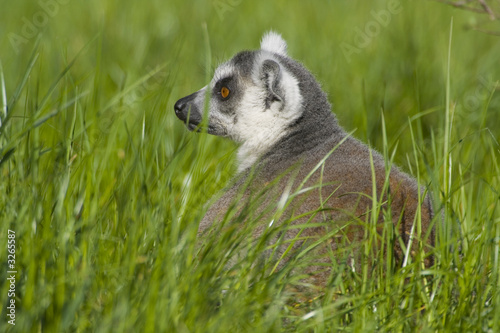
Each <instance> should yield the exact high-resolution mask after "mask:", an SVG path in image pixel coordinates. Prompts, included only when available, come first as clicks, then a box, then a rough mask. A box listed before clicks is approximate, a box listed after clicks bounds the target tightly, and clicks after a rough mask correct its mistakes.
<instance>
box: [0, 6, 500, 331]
mask: <svg viewBox="0 0 500 333" xmlns="http://www.w3.org/2000/svg"><path fill="white" fill-rule="evenodd" d="M56 4H57V11H55V9H53V12H52V13H53V15H46V16H47V20H46V21H43V22H42V21H36V22H38V23H39V25H40V27H36V30H37V31H35V32H34V33H33V34H32V35H33V36H31V34H26V33H27V32H29V31H28V30H29V29H28V28H26V27H25V25H26V22H31V23H33V22H34V19H36V18H37V17H38V19H41V18H42V16H40V15H41V14H39V13H43V10H42V7H40V5H39V4H38V3H36V2H27V1H24V2H23V1H10V2H6V3H5V4H2V10H1V12H0V36H1V39H0V61H1V67H0V106H2V107H1V108H0V117H1V120H2V126H1V127H0V193H1V194H0V248H1V249H2V250H0V259H1V260H0V263H1V265H2V267H1V268H0V293H1V296H0V300H1V305H2V310H1V314H2V315H1V317H0V331H4V330H5V329H7V330H8V331H11V332H59V331H64V332H73V331H97V332H137V331H145V332H149V331H151V332H153V331H155V332H228V331H229V332H231V331H232V332H240V331H245V332H247V331H248V332H279V331H290V332H291V331H300V332H328V331H337V330H345V331H373V330H379V331H450V332H457V331H464V332H472V331H491V332H496V331H500V317H499V316H498V313H500V262H499V254H500V209H499V207H498V204H499V199H500V144H499V141H500V140H499V138H500V122H499V121H498V117H499V113H500V95H499V92H498V90H499V84H498V81H499V80H500V66H499V62H498V54H500V40H499V37H495V36H490V35H486V34H483V33H480V32H475V31H470V30H467V29H464V27H466V26H467V24H468V22H470V21H471V20H478V19H479V20H480V19H484V18H483V17H480V16H476V15H475V14H474V13H468V12H463V11H459V10H454V9H452V8H450V7H447V6H445V5H443V4H439V3H434V2H426V1H408V2H401V11H400V12H399V13H397V14H393V15H391V20H390V22H389V23H388V24H387V26H382V27H380V29H379V31H378V32H377V33H376V34H375V35H374V36H373V38H371V40H370V42H369V43H367V45H366V46H365V47H362V48H360V49H359V51H360V52H359V53H355V54H352V56H351V57H350V59H347V58H346V57H345V56H344V54H343V51H342V49H341V47H340V45H341V44H342V43H348V44H351V45H354V43H355V38H356V29H357V28H360V29H365V27H366V25H367V24H368V23H369V22H372V21H374V16H373V14H372V13H371V11H372V10H374V11H380V10H382V9H386V8H387V6H388V4H387V3H386V2H385V1H382V0H380V1H370V2H365V1H341V2H340V1H339V2H333V1H330V2H321V3H320V2H318V3H314V2H313V3H309V2H301V3H300V4H299V3H294V4H291V3H290V2H286V1H275V2H264V1H262V2H260V1H259V2H258V5H257V3H256V2H250V1H241V2H238V1H219V2H217V1H213V2H212V1H207V2H204V1H195V2H194V3H189V2H182V1H170V2H167V1H159V0H157V1H151V2H147V3H140V2H133V1H112V0H109V1H97V0H91V1H84V2H76V1H75V2H73V1H70V2H69V3H68V4H59V3H56ZM37 15H38V16H37ZM452 17H453V25H452V27H451V29H452V33H451V32H450V24H451V21H452ZM23 18H25V19H24V20H23ZM42 23H43V24H42ZM271 28H273V29H275V30H277V31H279V32H281V33H282V34H283V36H284V37H285V39H286V40H287V41H288V45H289V52H290V54H291V55H292V56H293V57H294V58H296V59H298V60H300V61H301V62H303V63H304V64H305V65H306V66H307V67H308V68H309V69H310V70H311V71H312V72H313V73H315V74H316V76H317V78H318V79H319V81H320V82H321V83H322V85H323V87H324V89H325V90H326V91H327V92H328V93H329V96H330V101H331V102H332V103H333V105H334V112H335V113H336V114H337V117H338V118H339V122H340V123H341V124H342V125H343V126H344V127H345V128H346V129H347V130H348V131H349V132H350V131H354V136H356V137H358V138H360V139H362V140H363V141H365V142H369V143H370V144H371V145H372V146H373V147H375V148H377V149H378V150H379V151H381V152H384V155H385V156H386V157H387V159H388V160H391V159H392V160H393V161H394V162H395V163H396V164H398V165H400V166H401V167H402V168H403V169H404V170H406V171H408V172H409V173H411V174H413V175H414V176H415V177H417V178H418V179H419V182H420V183H421V184H422V185H423V186H424V185H425V186H429V188H430V190H431V191H432V193H433V197H434V205H435V208H436V210H439V209H441V210H442V211H443V213H442V221H443V222H441V220H440V218H437V219H436V228H437V234H438V237H437V240H438V242H437V245H436V249H435V252H434V255H435V258H436V265H435V267H433V268H431V269H429V270H423V269H421V267H420V265H419V263H418V261H417V262H415V261H414V262H412V260H411V259H410V260H409V262H408V265H407V267H406V268H405V269H395V268H394V267H392V265H391V263H390V256H389V258H384V257H383V256H381V255H380V253H372V251H371V250H370V249H371V248H372V246H371V245H372V242H373V240H374V237H375V234H374V233H373V232H371V231H370V229H369V228H367V237H366V238H367V239H366V244H365V250H366V252H365V254H366V256H367V257H369V258H372V259H373V258H375V259H374V260H371V261H370V264H368V261H367V263H366V264H365V265H364V266H363V269H362V271H361V272H352V271H350V270H349V269H348V267H346V266H345V265H342V264H341V262H342V261H339V262H340V263H339V264H338V265H337V266H335V267H333V268H332V276H331V283H330V287H329V288H327V289H326V290H325V291H324V294H322V295H321V296H320V297H317V298H314V297H305V296H304V295H303V294H302V293H301V292H300V291H298V289H297V287H298V286H300V284H301V281H300V278H301V276H300V275H298V274H297V273H295V272H296V270H295V268H297V267H301V266H304V265H307V263H308V262H309V261H308V260H309V259H304V258H306V257H307V256H306V255H305V254H306V253H307V252H308V251H309V249H302V252H300V253H299V254H296V255H295V256H294V257H293V259H292V260H291V261H290V262H289V263H288V264H287V265H286V266H285V267H284V268H283V269H282V270H280V271H277V272H275V273H274V274H270V273H269V272H270V271H272V268H273V267H272V262H270V261H268V260H266V259H265V258H264V259H263V256H262V254H263V253H264V251H269V250H272V248H269V247H268V245H267V244H266V242H265V240H266V239H268V238H267V237H272V236H273V234H272V233H273V231H269V233H268V234H266V235H265V236H264V239H263V240H261V241H260V242H257V243H256V244H251V243H249V240H248V237H246V235H248V233H249V232H252V225H247V226H246V227H245V228H243V230H240V229H238V228H235V227H233V225H234V224H230V223H231V222H233V223H234V222H238V221H242V220H243V219H244V218H246V217H248V216H247V215H251V211H252V209H251V205H252V203H249V204H248V206H246V207H247V209H246V210H244V211H243V212H244V214H237V213H236V212H233V213H232V215H228V216H227V223H228V224H227V225H228V226H229V227H228V228H227V229H225V230H222V231H221V232H220V233H219V236H220V237H219V238H210V239H206V240H203V241H204V243H205V246H204V247H201V249H200V247H199V246H197V245H196V244H197V243H196V239H195V238H196V230H197V225H198V222H199V221H200V219H201V218H202V216H203V214H204V208H203V207H204V206H203V204H204V203H205V202H207V201H208V200H209V199H210V198H211V197H212V196H214V195H215V194H216V193H217V192H218V191H219V190H220V189H222V188H223V187H224V185H225V184H227V182H228V181H229V179H230V177H231V175H233V174H234V172H235V167H234V155H235V154H234V152H235V148H236V146H235V145H234V144H233V143H231V142H228V141H226V140H223V139H220V138H214V137H211V136H209V135H207V134H203V133H201V134H195V133H191V132H188V131H187V130H186V129H185V127H184V126H183V125H182V123H181V122H180V121H179V120H178V119H177V118H176V117H175V115H174V112H173V104H174V103H175V101H176V100H177V99H178V98H180V97H183V96H185V95H187V94H189V93H191V92H194V91H195V90H198V89H199V88H201V87H202V86H203V85H205V84H206V82H207V81H208V79H209V78H210V75H211V73H212V70H213V68H214V67H215V66H216V65H217V63H218V62H220V61H222V60H224V59H226V58H228V57H230V56H232V55H233V54H234V53H235V52H237V51H240V50H242V49H249V48H257V47H258V45H259V40H260V37H261V36H262V34H263V33H264V32H265V31H267V30H269V29H271ZM27 29H28V30H27ZM12 34H16V35H18V36H21V37H22V38H23V42H22V43H21V44H16V46H13V45H12V43H11V38H12V36H13V35H12ZM450 38H451V43H449V42H450ZM3 82H5V84H4V83H3ZM4 105H6V106H7V108H4V107H3V106H4ZM276 201H278V200H276ZM374 203H376V202H375V201H374ZM374 209H380V207H379V205H377V204H375V205H374ZM245 213H246V215H245ZM250 218H254V219H257V217H255V216H250ZM368 222H369V221H368ZM416 225H417V226H418V223H417V224H416ZM8 230H13V231H15V235H16V238H15V241H16V243H15V244H16V253H15V254H16V259H15V269H16V270H17V274H16V284H15V287H16V290H15V294H16V297H15V300H16V322H15V323H16V325H15V326H12V325H10V324H8V322H7V321H8V320H9V318H8V317H7V316H6V310H7V305H8V302H9V300H10V298H9V297H8V296H7V295H8V290H9V285H10V284H9V283H8V281H7V277H8V274H7V271H8V267H7V254H8V253H7V240H8V236H7V234H8ZM417 231H418V230H417ZM384 237H389V238H384V239H385V240H388V239H390V235H385V236H384ZM382 243H383V242H382ZM383 244H385V243H383ZM241 251H245V256H243V257H241V256H240V257H238V254H241ZM348 252H349V245H348V244H347V243H346V249H345V251H343V252H339V253H333V254H332V255H333V256H335V257H336V258H345V256H346V255H348ZM266 253H267V252H266ZM230 255H234V256H236V257H237V259H232V260H233V264H234V260H235V262H236V264H234V265H233V266H232V268H230V269H228V262H229V260H230Z"/></svg>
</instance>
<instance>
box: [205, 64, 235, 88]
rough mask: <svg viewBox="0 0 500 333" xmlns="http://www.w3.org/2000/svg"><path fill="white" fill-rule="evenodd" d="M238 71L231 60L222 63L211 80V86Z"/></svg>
mask: <svg viewBox="0 0 500 333" xmlns="http://www.w3.org/2000/svg"><path fill="white" fill-rule="evenodd" d="M235 72H236V69H235V68H234V66H233V65H232V64H231V63H230V62H225V63H223V64H221V65H220V66H219V67H217V69H216V70H215V73H214V77H213V79H212V81H211V82H210V87H211V88H212V89H213V88H214V87H215V84H216V83H217V82H218V81H219V80H221V79H223V78H225V77H228V76H230V75H232V74H234V73H235Z"/></svg>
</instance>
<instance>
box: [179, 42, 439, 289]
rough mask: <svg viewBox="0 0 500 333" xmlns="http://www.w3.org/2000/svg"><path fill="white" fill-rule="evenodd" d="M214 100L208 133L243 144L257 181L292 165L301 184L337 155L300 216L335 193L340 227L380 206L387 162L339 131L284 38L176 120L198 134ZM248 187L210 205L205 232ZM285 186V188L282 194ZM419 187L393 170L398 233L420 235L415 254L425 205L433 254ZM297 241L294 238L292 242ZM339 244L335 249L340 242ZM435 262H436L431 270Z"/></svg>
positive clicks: (230, 64)
mask: <svg viewBox="0 0 500 333" xmlns="http://www.w3.org/2000/svg"><path fill="white" fill-rule="evenodd" d="M206 94H208V99H209V103H208V113H207V114H208V121H207V122H206V123H207V126H208V127H207V131H208V133H209V134H213V135H218V136H223V137H228V138H230V139H232V140H234V141H236V142H238V143H240V144H241V145H240V147H239V150H238V161H239V168H238V170H239V172H240V175H241V174H243V175H244V174H247V173H249V170H250V169H252V168H254V169H255V170H256V176H255V178H254V179H255V181H256V182H258V183H259V184H266V183H268V182H271V181H272V180H273V179H275V178H276V177H277V176H278V175H280V174H282V173H283V172H284V171H286V170H288V169H289V168H290V167H292V166H294V165H300V168H299V171H298V175H297V179H299V180H301V179H304V178H305V177H306V176H307V175H308V173H309V172H310V171H311V170H312V169H313V168H314V167H315V166H316V165H317V164H318V163H319V162H321V161H322V159H324V158H325V156H327V155H328V154H329V153H330V155H329V156H328V157H327V158H326V160H325V162H324V165H323V166H322V170H321V172H320V171H317V172H315V174H314V175H313V176H312V177H310V178H309V179H308V181H307V185H312V184H315V183H318V182H319V180H320V177H321V182H322V183H323V184H327V183H328V184H330V185H325V186H322V187H321V191H322V193H321V194H322V195H315V194H312V195H308V196H307V198H305V199H303V200H301V201H300V204H299V205H300V207H295V214H296V215H297V214H300V213H304V212H307V211H312V210H315V209H318V207H319V206H320V198H328V197H329V196H330V195H331V194H332V193H333V192H335V193H334V194H333V195H332V196H331V197H330V199H329V200H328V202H327V203H323V206H328V207H330V208H331V210H330V211H329V213H328V219H329V221H332V223H339V221H345V220H346V219H347V218H348V217H349V216H350V217H351V218H352V216H356V217H361V216H363V215H364V214H366V213H367V211H369V210H370V209H371V207H372V199H371V198H370V196H371V195H372V188H373V187H372V184H373V180H372V167H371V162H370V159H371V158H372V161H373V168H374V172H375V175H376V176H375V178H376V179H375V183H376V186H377V191H378V195H379V196H380V193H381V192H382V189H383V186H384V182H385V177H386V171H385V170H386V169H385V166H386V164H385V162H384V159H383V157H382V156H381V155H380V154H379V153H377V152H376V151H374V150H370V148H369V147H368V146H366V145H365V144H363V143H361V142H360V141H358V140H356V139H355V138H353V137H351V136H349V135H347V133H346V132H345V131H344V129H343V128H342V127H340V126H339V124H338V123H337V120H336V117H335V115H334V114H333V113H332V111H331V105H330V103H329V102H328V99H327V95H326V94H325V93H324V92H323V90H322V89H321V87H320V84H319V83H318V82H317V81H316V79H315V78H314V76H313V75H312V74H311V73H310V72H309V71H308V70H307V69H305V68H304V67H303V66H302V65H301V64H300V63H298V62H297V61H295V60H293V59H291V58H290V57H289V56H288V54H287V44H286V42H285V41H284V40H283V39H282V38H281V36H280V35H279V34H277V33H274V32H269V33H267V34H266V35H265V36H264V37H263V38H262V42H261V48H260V49H259V50H254V51H243V52H240V53H238V54H236V55H235V56H234V57H233V58H232V59H231V60H229V61H227V62H225V63H223V64H222V65H220V66H219V67H218V68H217V69H216V70H215V74H214V77H213V79H212V81H211V82H210V84H209V85H207V86H206V87H204V88H202V89H201V90H199V91H197V92H195V93H193V94H191V95H189V96H187V97H184V98H182V99H180V100H178V101H177V102H176V103H175V106H174V109H175V114H176V115H177V117H178V118H179V119H181V120H182V121H184V122H185V123H186V125H187V127H188V128H189V129H190V130H195V129H199V126H200V124H201V123H202V117H203V110H204V105H205V98H206ZM339 144H340V145H339ZM337 145H339V146H338V147H337V148H336V149H334V148H335V147H336V146H337ZM332 150H333V152H331V151H332ZM370 152H371V156H372V157H371V158H370ZM320 174H321V175H320ZM243 183H244V182H243V181H239V182H236V184H235V185H233V186H232V187H231V188H229V189H227V190H226V192H225V193H224V194H223V195H222V197H221V198H220V199H219V200H218V201H217V202H216V203H215V204H213V205H212V206H211V207H210V209H209V211H208V212H207V214H206V216H205V217H204V219H203V220H202V222H201V224H200V227H199V234H202V233H203V232H204V231H206V230H207V229H209V227H210V226H211V225H212V224H213V223H217V221H218V220H219V218H220V217H221V216H223V214H224V213H225V212H226V210H227V209H228V207H229V206H230V204H231V202H232V201H233V200H234V198H235V197H236V194H237V193H238V191H239V189H240V186H242V184H243ZM299 183H300V181H299ZM284 188H285V185H284V184H283V183H282V184H281V189H284ZM418 188H419V187H418V185H417V182H416V181H415V179H413V178H411V177H410V176H408V175H407V174H405V173H403V172H402V171H400V170H399V169H398V168H397V167H395V166H392V168H391V171H390V177H389V190H388V192H390V200H391V201H390V204H391V210H392V216H393V222H394V226H395V229H397V230H396V231H397V232H396V234H399V237H401V239H400V240H402V241H403V242H404V244H406V245H408V244H409V240H410V239H411V238H410V233H412V232H413V235H414V236H412V237H414V238H413V239H414V242H413V243H412V244H413V246H412V249H416V247H417V245H418V243H417V237H416V228H415V229H413V230H412V226H413V225H414V221H415V215H416V214H417V211H418V206H419V205H420V206H421V210H420V217H421V235H422V238H425V240H424V241H425V242H426V245H425V247H426V248H427V249H428V248H429V246H432V245H433V243H434V230H433V228H432V227H431V220H432V217H433V212H432V207H431V203H430V199H429V197H428V196H425V195H424V191H423V190H422V191H421V193H419V191H418ZM319 191H320V190H316V192H319ZM324 217H325V216H324V214H318V216H317V218H318V219H324ZM362 220H365V218H362ZM379 221H383V218H382V217H380V218H379ZM299 222H300V221H299ZM302 222H303V221H302ZM318 232H319V231H318V230H317V228H316V229H314V228H312V229H310V230H306V231H304V232H303V234H302V236H305V237H306V236H310V237H314V236H315V235H314V234H315V233H318ZM319 233H320V232H319ZM362 234H363V232H362V231H361V232H359V231H358V232H355V231H353V232H352V234H351V236H352V238H356V237H358V238H360V237H362ZM360 235H361V236H360ZM424 235H425V237H424ZM293 236H294V234H293V233H292V232H291V234H290V236H289V237H293ZM316 236H318V235H316ZM419 241H420V240H419ZM330 243H332V242H330ZM331 246H333V247H335V242H333V244H331ZM394 247H395V248H394V253H395V254H396V256H397V257H399V258H402V257H403V255H404V250H403V249H402V247H401V246H400V241H397V240H396V241H395V242H394ZM431 262H432V257H430V256H428V257H427V259H426V264H430V263H431ZM323 282H324V281H323ZM320 283H322V282H321V281H320Z"/></svg>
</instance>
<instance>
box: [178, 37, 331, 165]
mask: <svg viewBox="0 0 500 333" xmlns="http://www.w3.org/2000/svg"><path fill="white" fill-rule="evenodd" d="M311 89H312V90H311ZM306 94H307V95H308V96H307V97H306V98H304V96H305V95H306ZM316 95H318V96H319V97H320V99H322V100H323V99H324V100H325V101H326V96H325V95H324V93H323V92H322V91H321V89H320V87H319V84H317V82H316V81H315V79H314V78H313V76H312V75H311V74H310V73H309V72H308V71H307V70H306V69H305V68H304V67H302V66H301V65H300V64H298V63H297V62H296V61H294V60H293V59H291V58H290V57H289V56H288V54H287V45H286V42H285V41H284V40H283V39H282V38H281V36H280V35H279V34H277V33H275V32H269V33H267V34H266V35H264V37H263V38H262V41H261V45H260V49H259V50H254V51H243V52H240V53H238V54H237V55H235V56H234V57H233V58H232V59H231V60H229V61H227V62H225V63H223V64H222V65H220V66H219V67H218V68H217V69H216V70H215V74H214V77H213V79H212V81H211V82H210V84H209V85H207V86H205V87H204V88H202V89H201V90H199V91H197V92H195V93H193V94H191V95H189V96H187V97H184V98H181V99H180V100H178V101H177V102H176V103H175V106H174V109H175V114H176V115H177V117H178V118H179V119H181V120H182V121H184V122H185V123H186V125H187V127H188V128H189V129H190V130H199V128H200V124H201V123H202V117H203V114H204V112H203V111H204V107H205V101H206V100H207V101H208V113H207V114H208V121H207V126H208V128H207V132H208V133H209V134H213V135H218V136H223V137H229V138H230V139H232V140H234V141H236V142H239V143H241V144H242V146H241V148H240V151H239V158H240V162H241V163H243V164H244V165H243V166H241V165H240V169H243V168H245V167H247V166H249V165H251V164H253V162H255V160H256V159H257V158H258V157H259V156H261V155H262V154H263V153H265V152H266V151H267V150H268V149H269V148H270V147H271V146H272V145H273V144H275V143H276V142H277V141H278V140H279V139H280V138H282V137H284V136H285V135H286V134H287V133H288V132H289V128H290V127H291V126H293V125H295V124H296V123H297V122H299V121H300V119H301V118H303V113H304V109H305V107H307V105H306V104H310V103H309V102H308V100H309V101H310V100H311V99H313V100H318V98H317V97H316ZM314 103H315V102H314V101H313V104H314ZM326 103H327V104H328V102H327V101H326ZM328 107H329V105H328ZM245 160H246V161H245Z"/></svg>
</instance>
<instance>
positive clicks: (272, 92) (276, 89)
mask: <svg viewBox="0 0 500 333" xmlns="http://www.w3.org/2000/svg"><path fill="white" fill-rule="evenodd" d="M281 76H282V75H281V69H280V65H279V64H278V63H277V62H276V61H274V60H271V59H266V60H264V62H263V63H262V66H261V68H260V79H261V80H262V82H263V83H264V86H265V87H266V89H267V96H266V100H265V102H266V109H269V108H270V107H271V105H272V104H273V103H274V102H279V103H283V102H284V97H285V96H284V95H283V89H281Z"/></svg>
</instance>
